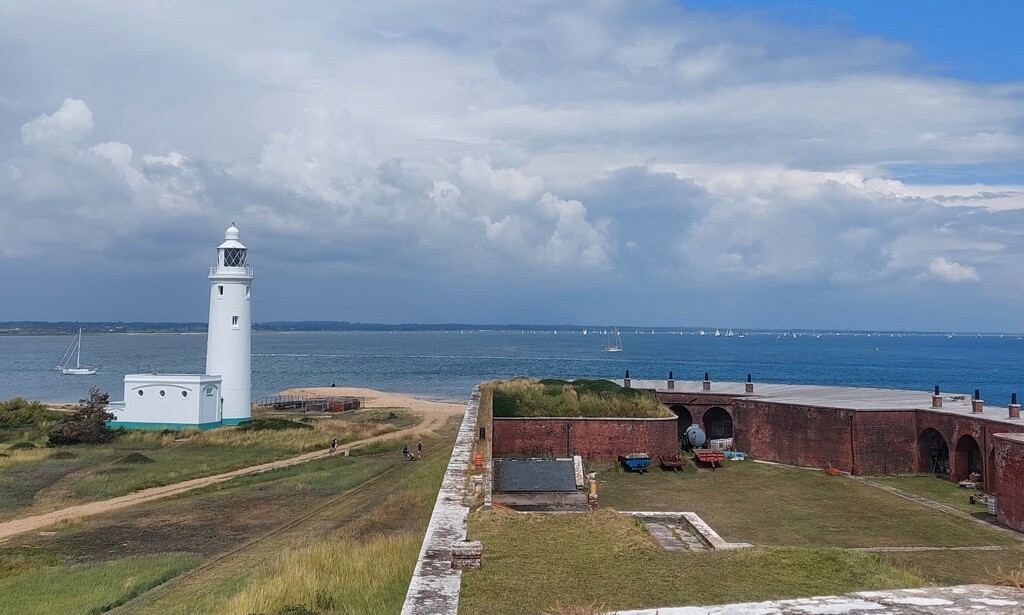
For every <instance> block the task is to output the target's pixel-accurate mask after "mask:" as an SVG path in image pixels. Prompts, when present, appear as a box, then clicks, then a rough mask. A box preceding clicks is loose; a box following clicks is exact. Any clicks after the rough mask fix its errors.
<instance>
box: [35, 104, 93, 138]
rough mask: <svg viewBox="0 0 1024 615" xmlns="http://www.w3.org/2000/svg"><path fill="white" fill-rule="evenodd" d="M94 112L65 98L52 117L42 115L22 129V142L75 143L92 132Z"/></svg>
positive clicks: (86, 106)
mask: <svg viewBox="0 0 1024 615" xmlns="http://www.w3.org/2000/svg"><path fill="white" fill-rule="evenodd" d="M92 128H93V124H92V111H90V110H89V107H88V105H86V104H85V102H83V101H81V100H78V99H77V98H65V99H64V103H63V104H62V105H61V106H60V109H57V110H56V111H54V112H53V113H52V114H50V115H46V114H45V113H44V114H43V115H40V116H39V117H37V118H35V119H34V120H32V121H30V122H27V123H25V124H24V125H23V126H22V127H21V142H22V143H23V144H24V145H38V144H42V143H48V142H68V143H75V142H77V141H79V140H80V139H82V137H84V136H85V135H87V134H89V133H90V132H92Z"/></svg>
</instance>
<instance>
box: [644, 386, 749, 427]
mask: <svg viewBox="0 0 1024 615" xmlns="http://www.w3.org/2000/svg"><path fill="white" fill-rule="evenodd" d="M657 397H658V401H660V402H661V403H663V404H665V406H666V407H670V406H674V405H676V404H678V405H680V406H685V407H686V409H687V410H688V411H689V412H690V416H691V417H692V418H693V423H694V424H695V425H700V426H701V427H703V426H704V413H705V412H707V411H708V410H709V409H711V408H714V407H716V406H717V407H719V408H722V409H724V410H725V411H726V412H728V413H729V414H732V404H733V402H734V401H735V400H736V398H735V397H734V396H732V395H723V394H721V393H681V392H675V391H668V392H666V391H658V392H657Z"/></svg>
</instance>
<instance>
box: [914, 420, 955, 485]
mask: <svg viewBox="0 0 1024 615" xmlns="http://www.w3.org/2000/svg"><path fill="white" fill-rule="evenodd" d="M917 471H918V472H928V473H931V474H941V475H948V474H949V445H948V444H946V439H945V438H943V437H942V434H940V433H939V432H938V431H937V430H935V429H932V428H931V427H929V428H928V429H925V430H924V431H922V432H921V435H919V436H918V437H917Z"/></svg>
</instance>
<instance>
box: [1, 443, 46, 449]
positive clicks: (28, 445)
mask: <svg viewBox="0 0 1024 615" xmlns="http://www.w3.org/2000/svg"><path fill="white" fill-rule="evenodd" d="M37 448H39V447H38V446H36V445H35V444H32V443H31V442H15V443H14V444H12V445H10V446H9V447H7V450H9V451H21V450H28V449H37Z"/></svg>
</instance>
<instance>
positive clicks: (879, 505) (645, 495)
mask: <svg viewBox="0 0 1024 615" xmlns="http://www.w3.org/2000/svg"><path fill="white" fill-rule="evenodd" d="M598 481H599V482H598V485H599V488H598V494H599V502H600V505H601V507H610V508H615V509H618V510H662V511H688V512H695V513H697V514H698V515H700V516H701V517H702V518H703V519H704V520H705V521H707V522H708V523H709V524H710V525H711V526H712V527H713V528H714V529H715V531H716V532H718V533H719V534H721V535H722V537H723V538H724V539H725V540H728V541H730V542H749V543H752V544H755V545H759V546H760V545H775V546H798V547H883V546H938V547H960V546H973V545H1009V544H1015V541H1014V540H1013V539H1012V538H1009V537H1007V536H1006V535H1004V534H1002V533H1000V532H997V531H996V530H994V529H989V528H986V527H983V526H979V525H977V524H975V523H972V522H970V521H966V520H964V519H958V518H956V517H953V516H950V515H947V514H944V513H941V512H938V511H935V510H932V509H929V508H925V507H923V506H921V505H920V504H915V503H914V502H911V501H909V500H906V499H904V498H900V497H898V496H895V495H892V494H889V493H886V492H884V491H882V490H880V489H876V488H874V487H870V486H868V485H865V484H863V483H860V482H858V481H854V480H850V479H848V478H843V477H835V476H828V475H827V474H824V473H822V472H814V471H809V470H804V469H797V468H788V467H782V466H769V465H764V464H757V463H753V462H750V461H744V462H731V461H726V462H725V464H724V466H723V467H722V468H720V469H718V470H715V471H710V470H702V471H700V472H695V471H694V470H693V467H692V466H690V467H688V468H687V469H686V471H684V472H681V473H678V474H676V473H671V472H661V471H660V470H655V471H652V472H649V473H646V474H642V475H641V474H633V473H625V472H618V471H609V472H602V473H600V474H599V475H598Z"/></svg>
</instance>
